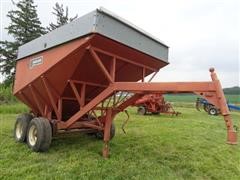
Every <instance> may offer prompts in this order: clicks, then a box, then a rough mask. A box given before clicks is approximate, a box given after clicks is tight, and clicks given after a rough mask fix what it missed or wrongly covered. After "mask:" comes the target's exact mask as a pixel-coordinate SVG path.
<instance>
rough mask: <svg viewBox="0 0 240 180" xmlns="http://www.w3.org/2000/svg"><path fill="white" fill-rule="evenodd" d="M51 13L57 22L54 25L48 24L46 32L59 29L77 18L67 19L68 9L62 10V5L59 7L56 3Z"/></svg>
mask: <svg viewBox="0 0 240 180" xmlns="http://www.w3.org/2000/svg"><path fill="white" fill-rule="evenodd" d="M52 13H53V15H55V16H56V18H57V22H56V24H54V23H50V24H49V27H47V30H48V31H52V30H54V29H56V28H59V27H60V26H62V25H64V24H67V23H69V22H71V21H73V20H74V19H76V18H77V15H76V16H75V17H73V18H69V17H68V7H66V8H65V10H64V8H63V5H62V4H61V5H59V4H58V3H56V4H55V7H53V12H52Z"/></svg>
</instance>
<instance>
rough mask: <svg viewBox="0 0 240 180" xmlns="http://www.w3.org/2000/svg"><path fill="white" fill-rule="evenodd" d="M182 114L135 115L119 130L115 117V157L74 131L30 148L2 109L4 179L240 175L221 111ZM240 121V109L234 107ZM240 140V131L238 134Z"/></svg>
mask: <svg viewBox="0 0 240 180" xmlns="http://www.w3.org/2000/svg"><path fill="white" fill-rule="evenodd" d="M176 110H178V111H180V112H182V114H181V115H179V116H178V117H171V116H168V115H161V116H158V115H154V116H153V115H147V116H140V115H137V114H136V109H135V108H130V109H129V114H130V116H131V119H130V121H129V123H128V125H127V127H126V129H125V130H126V132H127V134H124V133H123V132H122V130H121V125H122V123H123V122H124V120H125V119H126V116H125V114H119V115H118V116H117V117H116V118H115V123H116V125H117V132H116V136H115V137H114V139H113V140H112V141H111V143H110V145H111V157H110V158H109V159H103V158H102V157H101V155H100V153H101V149H102V146H103V144H102V141H99V140H97V139H95V138H94V137H91V136H87V135H83V134H75V135H68V136H65V137H61V138H55V139H53V141H52V145H51V148H50V150H49V151H48V152H46V153H35V152H31V151H30V150H29V149H28V148H27V145H26V144H20V143H16V142H15V141H14V139H13V132H12V131H13V126H14V121H15V117H16V116H17V114H9V113H7V112H8V111H2V113H1V114H0V179H24V180H25V179H144V180H145V179H151V180H152V179H164V180H166V179H227V180H230V179H236V180H239V179H240V145H228V144H226V128H225V125H224V121H223V119H222V117H221V116H209V115H207V113H205V112H198V111H196V110H195V109H194V108H182V107H181V108H180V107H179V108H176ZM232 114H233V118H234V122H235V124H236V125H237V126H239V125H240V113H237V112H233V113H232ZM238 137H239V139H240V136H239V135H238Z"/></svg>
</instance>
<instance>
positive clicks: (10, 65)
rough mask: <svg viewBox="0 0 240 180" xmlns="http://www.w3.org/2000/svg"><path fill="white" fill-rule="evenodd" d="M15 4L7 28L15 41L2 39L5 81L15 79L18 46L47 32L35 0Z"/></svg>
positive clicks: (0, 64) (0, 50)
mask: <svg viewBox="0 0 240 180" xmlns="http://www.w3.org/2000/svg"><path fill="white" fill-rule="evenodd" d="M12 2H13V1H12ZM13 4H14V6H15V7H16V9H15V10H11V11H9V12H8V14H7V17H8V18H10V21H11V22H10V24H9V26H8V27H6V28H5V29H6V30H7V31H8V34H9V35H10V36H12V38H13V41H6V40H5V41H0V72H1V74H3V75H5V83H11V82H12V80H13V76H14V74H15V65H16V59H17V50H18V47H19V46H21V45H23V44H25V43H27V42H29V41H31V40H33V39H35V38H37V37H39V36H41V35H43V34H45V33H46V30H45V28H44V27H42V26H41V22H40V20H39V18H38V15H37V10H36V7H37V6H36V5H34V2H33V0H20V1H19V2H17V3H14V2H13Z"/></svg>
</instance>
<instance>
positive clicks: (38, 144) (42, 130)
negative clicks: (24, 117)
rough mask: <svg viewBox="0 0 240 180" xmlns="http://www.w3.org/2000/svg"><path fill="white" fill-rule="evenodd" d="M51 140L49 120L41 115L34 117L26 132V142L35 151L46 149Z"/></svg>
mask: <svg viewBox="0 0 240 180" xmlns="http://www.w3.org/2000/svg"><path fill="white" fill-rule="evenodd" d="M51 141H52V128H51V125H50V123H49V121H48V120H47V119H45V118H42V117H37V118H34V119H33V120H32V121H31V122H30V124H29V126H28V133H27V144H28V147H29V148H30V149H32V150H33V151H35V152H44V151H47V150H48V149H49V147H50V144H51Z"/></svg>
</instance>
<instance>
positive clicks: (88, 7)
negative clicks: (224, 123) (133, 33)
mask: <svg viewBox="0 0 240 180" xmlns="http://www.w3.org/2000/svg"><path fill="white" fill-rule="evenodd" d="M15 1H16V0H15ZM34 2H35V4H36V5H37V6H38V7H37V10H38V14H39V18H40V20H41V22H42V23H43V25H44V26H47V25H48V24H49V23H50V22H52V21H54V20H55V19H54V16H53V15H52V14H51V12H52V7H53V6H54V4H55V3H56V2H59V3H60V4H61V3H62V4H64V5H65V6H66V5H67V6H68V7H69V13H70V16H75V14H78V16H81V15H84V14H86V13H88V12H90V11H92V10H94V9H96V8H97V7H100V6H103V7H105V8H107V9H108V10H110V11H112V12H114V13H115V14H118V15H119V16H121V17H123V18H125V19H127V20H128V21H130V22H132V23H133V24H135V25H137V26H138V27H140V28H142V29H144V30H145V31H147V32H149V33H151V34H152V35H154V36H155V37H158V38H159V39H160V40H162V41H163V42H165V43H166V44H167V45H168V46H170V51H169V61H170V64H169V65H168V66H167V67H165V68H163V69H162V70H160V72H159V74H158V75H157V76H156V77H155V78H154V81H206V80H209V79H210V76H209V73H208V69H209V67H215V69H216V70H217V73H218V76H219V78H220V80H221V82H222V85H223V87H231V86H236V85H238V86H240V62H239V61H240V60H239V57H240V46H239V40H240V35H239V34H240V33H239V32H240V26H239V24H240V22H239V20H240V7H239V6H240V3H239V2H238V0H211V1H210V0H169V1H166V0H142V1H140V0H128V1H127V0H121V1H116V0H111V1H110V0H35V1H34ZM0 3H1V6H0V13H1V15H0V17H1V19H0V24H1V39H6V38H9V37H8V35H7V33H6V31H4V30H3V29H4V27H5V26H7V24H8V23H9V20H8V19H7V18H6V14H7V12H8V11H9V10H11V9H12V8H13V6H12V4H11V0H0Z"/></svg>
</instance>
